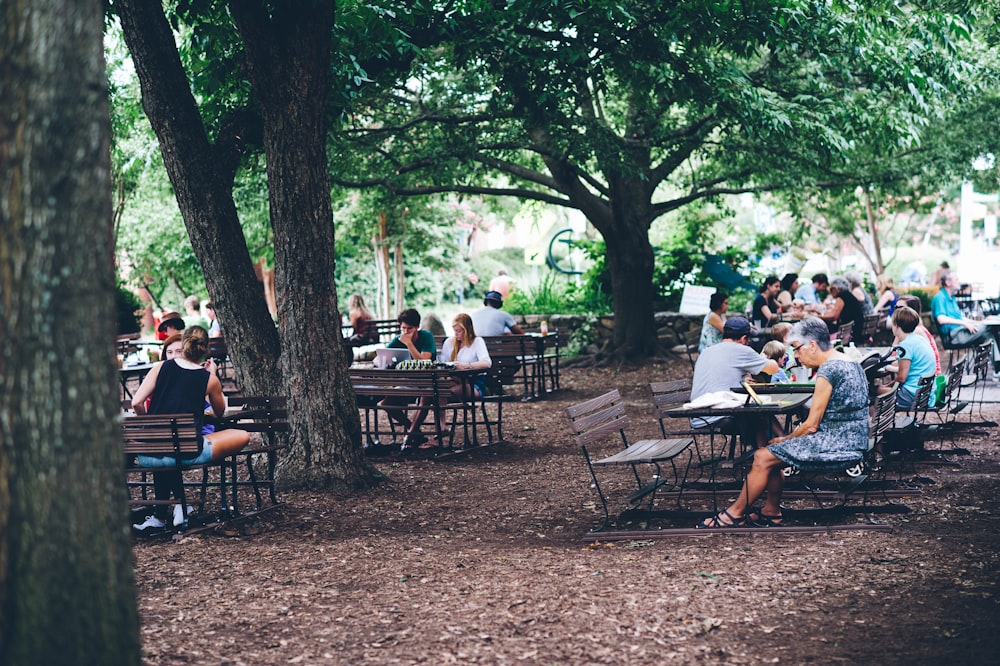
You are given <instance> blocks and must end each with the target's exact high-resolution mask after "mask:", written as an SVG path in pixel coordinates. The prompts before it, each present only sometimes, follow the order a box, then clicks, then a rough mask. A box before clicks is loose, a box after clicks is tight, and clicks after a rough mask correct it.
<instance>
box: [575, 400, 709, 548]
mask: <svg viewBox="0 0 1000 666" xmlns="http://www.w3.org/2000/svg"><path fill="white" fill-rule="evenodd" d="M565 411H566V416H567V418H569V421H570V427H571V429H572V431H573V437H574V439H575V441H576V443H577V444H579V445H580V448H581V450H582V451H583V457H584V459H585V460H586V461H587V468H588V469H589V470H590V477H591V479H592V480H593V482H594V488H595V489H596V490H597V494H598V497H600V500H601V505H602V507H603V508H604V523H603V525H602V526H601V528H600V530H603V529H606V528H607V527H609V526H610V524H611V515H610V511H609V509H608V504H609V501H608V496H607V495H606V493H605V492H604V490H603V489H602V487H601V484H600V482H599V481H598V478H597V472H596V469H595V468H597V467H611V466H628V467H630V468H631V470H632V476H633V477H634V479H635V484H636V489H635V490H634V491H632V492H631V493H629V494H628V495H627V496H626V497H625V498H624V504H625V505H626V506H628V507H629V508H633V509H634V508H635V507H637V506H638V504H639V503H640V502H641V501H642V500H643V499H645V500H646V515H647V516H648V515H649V513H650V512H651V511H652V509H653V502H654V500H655V496H656V492H657V489H659V488H660V487H661V486H662V485H664V484H666V483H668V482H670V480H669V479H667V478H666V477H664V475H663V465H662V464H663V463H669V464H670V468H671V470H672V472H673V481H672V484H671V485H672V487H673V488H674V489H676V490H677V491H678V496H677V502H678V505H679V503H680V491H681V490H682V488H683V485H684V480H685V478H686V476H687V469H688V467H689V466H690V463H691V452H690V447H691V444H692V442H693V441H694V440H693V438H691V437H670V438H662V439H643V440H639V441H637V442H634V443H631V444H630V443H629V441H628V438H627V436H626V434H625V428H626V427H628V424H629V420H628V416H627V415H626V414H625V406H624V404H623V403H622V397H621V394H620V393H619V392H618V389H614V390H612V391H608V392H607V393H605V394H604V395H601V396H598V397H596V398H592V399H591V400H587V401H586V402H582V403H580V404H578V405H573V406H571V407H567V408H566V410H565ZM609 438H617V439H618V440H620V441H621V443H622V445H623V448H622V450H621V451H618V452H617V453H615V454H613V455H610V456H608V457H606V458H602V459H600V460H594V459H592V458H591V457H590V453H589V452H588V450H587V447H588V446H593V445H596V444H599V443H603V442H605V441H607V440H608V439H609ZM685 451H687V452H688V455H687V464H686V465H684V470H683V475H682V474H679V472H678V465H677V462H678V461H677V459H678V457H679V456H681V454H683V453H684V452H685ZM639 465H651V466H652V467H653V475H652V478H651V479H650V480H649V481H643V479H642V478H641V477H640V475H639V470H638V466H639ZM623 513H624V512H623ZM647 527H648V519H647ZM600 530H598V531H600Z"/></svg>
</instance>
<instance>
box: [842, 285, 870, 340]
mask: <svg viewBox="0 0 1000 666" xmlns="http://www.w3.org/2000/svg"><path fill="white" fill-rule="evenodd" d="M837 298H839V299H841V300H842V301H844V308H843V309H842V310H841V311H840V318H839V319H838V321H837V324H840V325H843V324H846V323H847V322H849V321H850V322H854V326H852V327H851V338H852V339H854V340H856V341H857V342H861V332H862V331H863V330H864V329H865V315H864V306H862V304H861V302H860V301H858V299H857V298H855V297H854V294H852V293H851V292H850V291H847V290H846V289H842V290H840V291H839V292H838V293H837Z"/></svg>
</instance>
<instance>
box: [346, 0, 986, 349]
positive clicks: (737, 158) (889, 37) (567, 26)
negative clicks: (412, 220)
mask: <svg viewBox="0 0 1000 666" xmlns="http://www.w3.org/2000/svg"><path fill="white" fill-rule="evenodd" d="M915 9H916V8H915V7H913V6H901V5H899V4H897V3H894V2H874V3H854V2H849V3H838V4H835V5H834V4H830V3H826V2H808V1H804V2H787V1H777V0H775V1H761V2H751V3H712V4H706V3H703V2H695V1H691V2H678V3H670V4H669V5H662V4H657V3H646V2H638V1H636V2H609V1H601V0H594V1H591V2H560V3H551V2H537V1H532V0H512V1H510V2H505V3H481V2H470V3H465V4H461V3H460V4H459V5H456V6H455V8H454V12H453V14H451V18H452V24H451V25H452V26H453V30H452V31H451V32H450V33H449V39H448V41H447V42H446V43H442V45H441V46H440V47H438V48H433V49H425V50H423V51H422V52H421V54H420V57H419V59H418V60H417V61H416V62H415V65H414V67H413V69H412V70H411V72H410V75H409V76H408V77H406V78H392V79H386V80H379V83H380V85H379V86H371V87H370V88H369V90H368V91H367V93H366V94H365V95H364V96H363V97H362V98H360V99H359V100H358V102H359V103H358V104H356V105H355V106H354V107H353V108H352V111H353V115H352V116H351V117H350V124H349V126H348V127H347V129H346V131H345V134H344V136H345V137H346V138H347V139H349V141H347V142H346V143H344V144H341V145H343V146H346V147H345V148H343V152H342V153H340V154H338V156H337V162H338V163H341V164H344V163H349V164H350V165H351V168H350V170H349V172H348V173H349V174H350V175H344V174H343V171H344V170H341V174H340V175H338V174H335V175H334V179H335V180H336V181H338V182H340V183H341V184H344V185H355V186H376V185H378V186H382V187H385V188H388V189H389V190H391V191H393V192H395V193H398V194H401V195H413V194H426V193H431V192H444V191H453V192H474V193H488V194H503V195H510V196H517V197H521V198H527V199H536V200H539V201H545V202H548V203H552V204H556V205H562V206H567V207H572V208H577V209H579V210H580V211H582V212H583V213H584V214H585V215H586V217H587V219H588V220H589V221H590V222H591V223H592V224H593V225H594V227H595V228H596V229H597V230H598V231H599V232H600V233H601V234H602V236H603V237H604V240H605V242H606V247H607V250H606V252H607V257H606V258H607V264H608V267H609V270H610V275H611V283H612V293H613V297H614V303H615V336H614V341H613V347H614V349H613V351H614V353H615V355H617V356H622V357H642V356H644V355H647V354H650V353H653V352H655V340H656V338H655V329H654V326H653V320H652V308H651V304H652V301H653V296H654V294H653V293H652V288H651V286H650V285H651V276H652V271H653V251H652V248H651V247H650V244H649V240H648V232H649V227H650V224H651V223H652V221H653V220H655V219H656V218H657V217H659V216H662V215H665V214H668V213H670V212H671V211H675V210H677V209H679V208H681V207H683V206H685V205H687V204H689V203H691V202H694V201H697V200H701V199H712V198H714V197H717V196H719V195H723V194H732V193H740V192H761V191H770V190H778V189H782V188H789V187H793V186H794V187H802V186H803V185H808V184H816V183H831V182H844V181H845V180H847V179H848V178H850V176H851V172H852V169H853V166H852V163H851V159H852V157H853V155H852V149H853V146H854V145H855V143H856V142H857V141H859V140H864V141H866V142H867V143H868V144H869V145H873V146H876V147H878V149H879V150H882V151H892V150H900V149H905V148H908V147H913V146H916V145H919V142H920V141H921V139H922V131H923V129H924V128H925V127H926V126H927V122H928V118H929V117H931V116H933V115H934V114H935V113H937V110H938V109H939V106H940V105H941V104H943V103H946V101H947V100H948V99H951V98H952V97H953V96H955V95H960V94H961V93H962V91H963V90H964V89H965V86H967V85H968V81H969V79H970V78H971V77H973V76H974V69H975V68H974V64H973V63H972V62H971V61H970V60H969V59H968V57H967V54H966V52H964V51H963V50H962V49H963V45H964V44H965V43H966V40H967V38H968V37H969V32H970V28H969V23H968V21H967V17H966V16H965V15H964V14H961V13H958V12H957V11H956V12H948V11H944V10H941V9H937V8H935V7H921V8H920V11H916V10H915ZM959 9H961V8H959ZM361 102H364V104H362V103H361ZM351 157H353V158H354V159H353V161H350V162H348V160H349V159H350V158H351Z"/></svg>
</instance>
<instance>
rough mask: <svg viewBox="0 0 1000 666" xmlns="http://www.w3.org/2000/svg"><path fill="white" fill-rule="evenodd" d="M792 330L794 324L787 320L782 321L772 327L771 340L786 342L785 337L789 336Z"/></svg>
mask: <svg viewBox="0 0 1000 666" xmlns="http://www.w3.org/2000/svg"><path fill="white" fill-rule="evenodd" d="M791 330H792V325H791V324H789V323H788V322H787V321H780V322H778V323H777V324H775V325H774V326H772V327H771V341H772V342H775V341H777V342H781V343H784V342H785V338H786V337H788V334H789V332H791Z"/></svg>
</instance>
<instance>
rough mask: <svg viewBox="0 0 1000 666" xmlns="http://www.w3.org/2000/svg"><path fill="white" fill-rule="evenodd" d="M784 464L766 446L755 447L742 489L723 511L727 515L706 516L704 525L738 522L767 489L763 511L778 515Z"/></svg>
mask: <svg viewBox="0 0 1000 666" xmlns="http://www.w3.org/2000/svg"><path fill="white" fill-rule="evenodd" d="M784 465H785V463H784V462H782V460H781V459H780V458H778V457H777V456H775V455H774V454H773V453H771V451H770V449H768V448H766V447H765V448H761V449H757V450H756V451H755V452H754V455H753V466H752V467H751V468H750V473H749V474H747V479H746V481H745V482H744V483H743V489H742V490H740V494H739V496H738V497H737V498H736V501H735V502H733V503H732V504H730V505H729V507H728V508H727V509H726V510H725V513H727V514H729V515H728V517H727V516H724V515H723V514H719V515H718V516H714V517H712V518H708V519H707V520H706V521H705V523H704V525H705V526H706V527H715V526H717V525H716V523H718V524H722V525H729V524H730V523H731V522H732V521H737V522H740V521H741V520H742V519H743V517H744V516H745V515H746V511H747V507H748V506H750V505H751V504H753V503H754V502H755V501H757V498H758V497H760V496H761V495H762V494H763V493H764V490H767V491H768V493H767V502H766V504H765V505H764V512H765V513H768V514H769V515H773V516H778V515H780V511H781V509H780V506H779V503H780V501H781V489H782V486H783V484H784V478H783V477H782V476H781V468H782V467H783V466H784Z"/></svg>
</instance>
